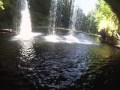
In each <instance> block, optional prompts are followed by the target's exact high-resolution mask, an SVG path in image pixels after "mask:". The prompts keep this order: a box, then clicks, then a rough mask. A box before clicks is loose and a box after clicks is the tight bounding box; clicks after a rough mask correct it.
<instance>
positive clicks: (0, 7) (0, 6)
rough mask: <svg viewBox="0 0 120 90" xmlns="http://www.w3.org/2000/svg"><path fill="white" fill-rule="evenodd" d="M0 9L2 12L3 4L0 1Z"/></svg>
mask: <svg viewBox="0 0 120 90" xmlns="http://www.w3.org/2000/svg"><path fill="white" fill-rule="evenodd" d="M0 9H2V10H4V7H3V2H2V1H0Z"/></svg>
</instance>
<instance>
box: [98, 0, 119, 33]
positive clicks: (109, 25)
mask: <svg viewBox="0 0 120 90" xmlns="http://www.w3.org/2000/svg"><path fill="white" fill-rule="evenodd" d="M98 1H99V5H98V8H97V22H98V29H99V31H100V30H101V29H106V30H110V31H111V30H118V27H119V21H118V18H117V16H116V15H115V14H114V13H113V12H112V9H111V7H110V6H109V5H108V4H107V3H106V2H105V1H103V0H98Z"/></svg>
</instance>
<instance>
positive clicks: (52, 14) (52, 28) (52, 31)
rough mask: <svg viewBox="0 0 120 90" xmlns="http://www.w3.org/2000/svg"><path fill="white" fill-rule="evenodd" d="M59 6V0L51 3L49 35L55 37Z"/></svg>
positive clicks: (53, 0)
mask: <svg viewBox="0 0 120 90" xmlns="http://www.w3.org/2000/svg"><path fill="white" fill-rule="evenodd" d="M57 4H58V0H52V1H51V8H50V16H49V34H52V35H55V27H56V26H55V22H56V18H57V16H56V14H57Z"/></svg>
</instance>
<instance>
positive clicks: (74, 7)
mask: <svg viewBox="0 0 120 90" xmlns="http://www.w3.org/2000/svg"><path fill="white" fill-rule="evenodd" d="M77 4H78V2H77V0H73V4H72V7H71V8H72V9H71V18H70V26H69V28H70V32H69V34H70V35H73V34H74V31H75V30H76V28H75V25H76V17H77V10H78V5H77Z"/></svg>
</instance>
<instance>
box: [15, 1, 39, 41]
mask: <svg viewBox="0 0 120 90" xmlns="http://www.w3.org/2000/svg"><path fill="white" fill-rule="evenodd" d="M20 1H21V9H20V13H21V20H20V21H21V22H20V32H19V35H17V36H16V37H15V39H16V38H18V39H22V40H30V39H31V38H32V37H34V36H38V35H40V33H33V32H32V25H31V17H30V11H29V6H28V2H27V0H20Z"/></svg>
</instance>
